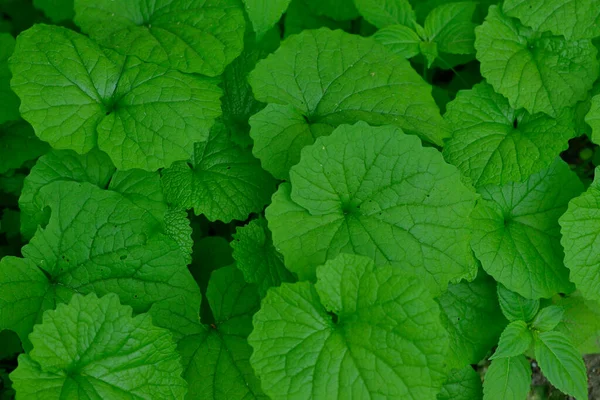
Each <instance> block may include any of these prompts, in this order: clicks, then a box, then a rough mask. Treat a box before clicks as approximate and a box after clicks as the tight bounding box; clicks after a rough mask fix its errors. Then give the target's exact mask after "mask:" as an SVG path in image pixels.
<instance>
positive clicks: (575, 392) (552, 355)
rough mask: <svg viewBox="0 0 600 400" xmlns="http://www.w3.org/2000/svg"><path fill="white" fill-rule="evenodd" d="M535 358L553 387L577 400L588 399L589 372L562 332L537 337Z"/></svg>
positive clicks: (541, 334) (546, 333) (540, 334)
mask: <svg viewBox="0 0 600 400" xmlns="http://www.w3.org/2000/svg"><path fill="white" fill-rule="evenodd" d="M535 358H536V360H537V362H538V364H539V366H540V368H541V370H542V373H543V374H544V376H545V377H546V378H548V380H549V381H550V383H552V385H554V386H555V387H556V388H557V389H558V390H560V391H561V392H563V393H566V394H569V395H571V396H574V397H575V398H577V399H587V398H588V391H587V372H586V369H585V364H584V363H583V358H581V355H580V354H579V352H578V351H577V349H576V348H575V347H574V346H573V344H572V343H571V342H570V340H569V339H568V338H567V337H566V336H565V335H564V334H563V333H560V332H542V333H539V334H538V335H536V336H535Z"/></svg>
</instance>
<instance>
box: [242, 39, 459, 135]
mask: <svg viewBox="0 0 600 400" xmlns="http://www.w3.org/2000/svg"><path fill="white" fill-rule="evenodd" d="M249 80H250V84H251V85H252V89H253V91H254V95H255V96H256V98H257V99H258V100H260V101H263V102H268V103H275V104H282V105H289V106H292V107H293V108H294V109H296V110H297V112H298V113H299V114H301V115H303V116H304V117H306V119H307V121H308V122H309V123H311V124H314V123H322V124H328V125H331V126H334V127H335V126H338V125H340V124H342V123H354V122H357V121H361V120H362V121H365V122H367V123H369V124H371V125H388V124H393V125H396V126H399V127H401V128H402V129H403V130H404V131H405V132H407V133H410V134H417V135H419V136H420V137H422V138H424V139H425V140H427V141H429V142H431V143H435V144H438V145H441V144H442V140H443V139H444V138H446V137H448V135H449V132H448V129H447V126H446V124H445V121H444V120H443V119H442V118H441V116H440V115H439V109H438V107H437V105H436V104H435V102H434V100H433V98H432V97H431V86H429V85H428V84H427V83H425V81H423V79H422V78H421V77H420V76H419V75H418V74H417V73H416V72H415V71H414V70H413V69H412V68H411V66H410V64H409V63H408V62H407V61H406V60H404V59H403V58H402V57H400V56H397V55H394V54H392V53H391V52H390V51H389V50H387V49H386V48H385V47H384V46H383V45H381V44H379V43H377V42H375V41H374V40H372V39H367V38H362V37H359V36H357V35H350V34H347V33H345V32H342V31H330V30H328V29H324V28H323V29H319V30H313V31H304V32H302V33H301V34H299V35H296V36H292V37H289V38H288V39H286V40H285V41H284V42H283V43H282V45H281V47H280V48H279V49H278V50H277V51H276V52H275V53H274V54H273V55H271V56H269V57H267V58H266V59H265V60H263V61H261V62H259V63H258V64H257V66H256V69H255V70H254V71H253V72H252V73H251V74H250V77H249ZM415 104H418V105H419V106H418V107H416V106H415ZM258 134H260V132H259V133H256V134H253V137H256V136H257V135H258ZM290 145H291V143H290Z"/></svg>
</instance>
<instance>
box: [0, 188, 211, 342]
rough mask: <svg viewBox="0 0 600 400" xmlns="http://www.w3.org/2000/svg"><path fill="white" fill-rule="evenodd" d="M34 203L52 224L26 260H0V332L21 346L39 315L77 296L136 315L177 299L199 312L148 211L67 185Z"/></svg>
mask: <svg viewBox="0 0 600 400" xmlns="http://www.w3.org/2000/svg"><path fill="white" fill-rule="evenodd" d="M37 198H38V203H37V204H38V205H39V206H40V208H42V209H43V208H45V207H48V208H49V209H50V210H51V214H50V220H49V222H48V224H47V226H46V227H45V228H43V229H38V231H37V233H36V234H35V236H34V237H33V238H32V239H31V241H30V242H29V244H28V245H26V246H25V247H23V249H22V253H23V255H24V257H25V258H5V259H3V260H2V262H3V263H4V262H6V263H7V265H8V266H7V267H5V266H3V268H0V273H2V277H1V278H0V329H4V328H6V329H12V330H15V331H16V332H17V333H19V335H20V336H21V340H23V341H24V343H25V341H26V340H27V334H28V333H29V332H30V331H31V328H32V327H33V324H35V323H37V322H39V321H40V318H41V314H42V312H43V311H45V310H47V309H51V308H54V306H55V304H56V303H60V302H65V301H68V300H69V298H70V296H71V295H72V294H73V293H75V292H77V293H91V292H94V293H97V294H98V295H103V294H106V293H110V292H113V293H116V294H118V295H119V297H120V299H121V301H122V302H123V304H127V305H130V306H131V307H133V310H134V311H135V312H136V313H140V312H146V311H148V310H149V309H150V308H151V307H152V306H153V305H155V304H156V303H159V302H161V301H166V300H168V299H169V298H172V297H175V296H183V297H184V298H185V299H186V300H187V304H189V306H190V307H193V308H196V309H197V308H198V307H199V306H195V304H196V303H197V304H199V301H200V293H199V291H198V286H197V285H196V283H195V282H194V280H193V278H192V276H191V274H190V272H189V271H188V269H187V266H186V256H185V255H184V254H183V252H182V251H181V249H180V247H179V246H178V244H177V243H176V242H175V241H173V240H172V239H171V238H169V237H168V236H167V235H165V234H164V233H163V231H164V227H163V226H162V224H160V221H157V220H156V219H155V218H154V216H153V215H152V213H151V212H149V210H148V209H145V208H143V207H141V206H140V205H137V204H136V203H134V201H132V200H130V199H129V198H128V196H127V195H122V194H120V193H117V192H114V191H111V190H102V189H100V188H98V187H96V186H93V185H92V184H89V183H77V182H69V181H58V182H54V183H51V184H48V185H45V186H44V187H42V188H41V189H40V191H39V193H38V195H37ZM140 204H141V203H140ZM5 260H6V261H5ZM24 288H30V289H24ZM33 288H36V289H35V290H34V289H33ZM13 307H16V308H13Z"/></svg>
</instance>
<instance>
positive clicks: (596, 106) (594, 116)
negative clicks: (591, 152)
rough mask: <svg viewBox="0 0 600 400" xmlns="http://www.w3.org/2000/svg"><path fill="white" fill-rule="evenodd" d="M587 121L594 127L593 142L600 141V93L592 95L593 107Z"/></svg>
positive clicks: (586, 117) (587, 115)
mask: <svg viewBox="0 0 600 400" xmlns="http://www.w3.org/2000/svg"><path fill="white" fill-rule="evenodd" d="M585 122H587V123H588V125H589V126H590V127H591V128H592V134H591V139H592V142H594V143H600V95H597V96H594V97H592V102H591V107H590V109H589V112H588V113H587V114H586V116H585Z"/></svg>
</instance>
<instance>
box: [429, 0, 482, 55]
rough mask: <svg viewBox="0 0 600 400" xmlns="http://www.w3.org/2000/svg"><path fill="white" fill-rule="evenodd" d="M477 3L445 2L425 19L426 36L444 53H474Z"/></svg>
mask: <svg viewBox="0 0 600 400" xmlns="http://www.w3.org/2000/svg"><path fill="white" fill-rule="evenodd" d="M476 6H477V4H476V3H474V2H471V1H467V2H460V3H448V4H443V5H441V6H439V7H436V8H435V9H433V10H432V11H431V12H430V13H429V15H427V18H426V19H425V26H424V28H425V37H426V38H427V40H428V41H431V42H434V43H436V45H437V48H438V50H439V51H440V52H442V53H450V54H473V53H475V48H474V47H473V43H474V41H475V27H476V26H477V25H476V24H474V23H473V22H472V20H473V13H474V12H475V7H476Z"/></svg>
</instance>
